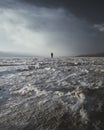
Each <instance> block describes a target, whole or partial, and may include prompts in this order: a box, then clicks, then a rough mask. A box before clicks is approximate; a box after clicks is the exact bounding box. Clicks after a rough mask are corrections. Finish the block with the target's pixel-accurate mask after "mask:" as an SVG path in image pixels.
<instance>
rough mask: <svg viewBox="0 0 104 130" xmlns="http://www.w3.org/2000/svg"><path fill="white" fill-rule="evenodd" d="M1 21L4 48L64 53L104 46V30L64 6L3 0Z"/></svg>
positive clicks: (92, 50) (0, 7)
mask: <svg viewBox="0 0 104 130" xmlns="http://www.w3.org/2000/svg"><path fill="white" fill-rule="evenodd" d="M31 2H32V1H31ZM0 22H1V24H0V49H1V51H10V52H16V53H27V54H35V55H44V56H48V55H49V54H50V52H54V53H55V55H56V56H63V55H77V54H82V53H84V54H85V53H92V52H94V53H96V52H103V50H104V46H103V40H104V38H103V33H102V34H100V33H101V32H99V31H98V30H96V29H95V28H96V27H95V26H93V27H92V24H89V23H88V22H87V21H86V20H84V19H81V18H78V17H76V16H75V15H74V14H72V13H71V12H70V11H69V10H67V9H65V8H63V7H61V6H60V7H58V8H49V7H48V8H47V7H46V6H36V5H35V4H33V5H32V4H28V3H26V2H20V1H19V0H17V1H14V0H5V1H0ZM99 41H100V43H99ZM99 44H100V45H99Z"/></svg>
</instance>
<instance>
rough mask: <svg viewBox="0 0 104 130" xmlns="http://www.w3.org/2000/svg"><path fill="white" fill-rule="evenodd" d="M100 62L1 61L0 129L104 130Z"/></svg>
mask: <svg viewBox="0 0 104 130" xmlns="http://www.w3.org/2000/svg"><path fill="white" fill-rule="evenodd" d="M103 114H104V58H98V57H97V58H96V57H95V58H87V57H84V58H81V57H80V58H78V57H77V58H75V57H71V58H70V57H69V58H68V57H60V58H54V59H50V58H0V130H76V129H77V130H103V129H104V116H103Z"/></svg>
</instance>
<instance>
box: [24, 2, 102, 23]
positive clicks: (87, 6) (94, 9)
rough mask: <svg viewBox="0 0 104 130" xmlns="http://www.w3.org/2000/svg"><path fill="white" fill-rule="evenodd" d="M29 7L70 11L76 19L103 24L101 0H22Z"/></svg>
mask: <svg viewBox="0 0 104 130" xmlns="http://www.w3.org/2000/svg"><path fill="white" fill-rule="evenodd" d="M22 1H23V2H27V3H29V4H31V5H33V4H34V5H37V6H44V7H48V8H59V7H62V8H64V9H66V10H69V11H71V12H72V13H73V14H74V15H76V16H77V17H83V18H85V19H86V20H88V21H89V22H92V23H101V22H104V17H103V16H104V1H103V0H100V1H99V0H22Z"/></svg>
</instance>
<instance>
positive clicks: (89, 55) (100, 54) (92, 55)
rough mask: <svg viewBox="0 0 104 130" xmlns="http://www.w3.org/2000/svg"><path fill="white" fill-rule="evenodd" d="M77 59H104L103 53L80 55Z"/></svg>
mask: <svg viewBox="0 0 104 130" xmlns="http://www.w3.org/2000/svg"><path fill="white" fill-rule="evenodd" d="M78 57H104V53H96V54H82V55H78Z"/></svg>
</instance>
